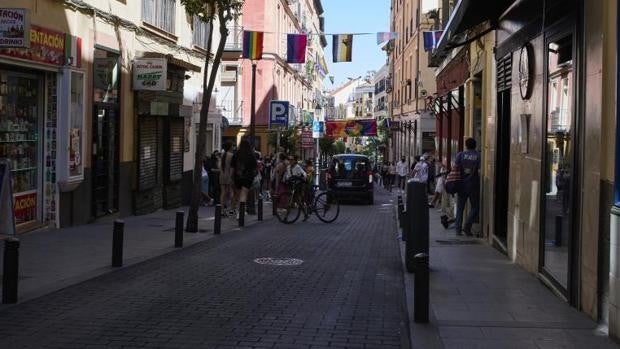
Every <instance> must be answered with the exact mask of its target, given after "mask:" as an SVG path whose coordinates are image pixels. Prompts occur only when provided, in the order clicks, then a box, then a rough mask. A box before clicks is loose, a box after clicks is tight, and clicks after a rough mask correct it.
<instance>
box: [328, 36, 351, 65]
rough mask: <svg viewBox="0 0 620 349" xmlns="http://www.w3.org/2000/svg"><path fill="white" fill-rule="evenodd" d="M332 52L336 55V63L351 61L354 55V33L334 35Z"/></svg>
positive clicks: (334, 60)
mask: <svg viewBox="0 0 620 349" xmlns="http://www.w3.org/2000/svg"><path fill="white" fill-rule="evenodd" d="M332 53H333V55H334V59H333V62H334V63H338V62H351V57H352V56H353V35H352V34H336V35H333V41H332Z"/></svg>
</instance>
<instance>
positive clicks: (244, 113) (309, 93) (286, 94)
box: [225, 0, 327, 152]
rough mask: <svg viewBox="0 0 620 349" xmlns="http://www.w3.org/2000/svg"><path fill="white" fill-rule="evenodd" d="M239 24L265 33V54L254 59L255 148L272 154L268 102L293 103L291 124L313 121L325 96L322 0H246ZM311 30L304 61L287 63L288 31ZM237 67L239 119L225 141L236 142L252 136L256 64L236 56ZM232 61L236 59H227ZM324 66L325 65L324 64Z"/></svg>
mask: <svg viewBox="0 0 620 349" xmlns="http://www.w3.org/2000/svg"><path fill="white" fill-rule="evenodd" d="M243 12H244V13H248V14H251V15H249V16H242V17H241V19H240V22H239V23H240V24H241V26H242V27H243V30H250V31H259V32H264V33H265V34H264V42H263V58H262V59H261V60H258V61H256V62H255V63H256V100H255V101H256V147H257V149H258V150H260V151H262V152H273V151H275V148H274V146H273V145H269V144H268V134H269V129H268V126H269V125H268V121H269V103H270V101H272V100H285V101H289V103H290V106H291V110H290V115H289V117H290V119H291V120H290V122H289V125H290V126H294V125H298V124H301V123H309V122H312V120H313V119H314V111H315V109H316V106H317V104H318V105H321V103H322V96H323V77H324V76H325V74H326V73H327V72H326V71H323V69H324V64H321V63H320V62H324V54H323V48H324V47H325V46H326V45H327V41H326V39H325V37H324V36H323V35H322V33H323V28H324V18H323V17H322V16H321V15H322V14H323V8H322V5H321V1H320V0H296V1H284V0H266V1H263V0H248V1H245V4H244V6H243ZM302 33H305V34H308V46H307V49H306V62H305V63H304V64H290V63H287V61H286V55H287V34H302ZM235 61H236V62H237V63H235V64H236V65H237V66H238V69H239V70H238V71H239V74H238V75H237V76H238V81H239V85H238V89H237V90H236V92H237V95H236V97H235V101H238V102H237V103H238V104H236V105H235V107H234V110H235V117H234V118H233V119H231V120H228V122H229V124H230V126H229V127H228V128H227V129H226V131H225V139H226V141H230V142H235V143H236V142H238V141H239V140H240V139H241V137H243V136H245V135H248V134H249V132H250V123H251V95H252V62H250V61H249V60H245V59H240V50H239V52H237V56H236V57H235ZM228 64H232V63H227V65H228ZM321 66H323V67H321Z"/></svg>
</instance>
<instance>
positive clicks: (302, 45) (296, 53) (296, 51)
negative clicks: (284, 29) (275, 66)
mask: <svg viewBox="0 0 620 349" xmlns="http://www.w3.org/2000/svg"><path fill="white" fill-rule="evenodd" d="M307 44H308V36H306V35H305V34H288V35H287V38H286V61H287V62H288V63H304V62H305V61H306V45H307Z"/></svg>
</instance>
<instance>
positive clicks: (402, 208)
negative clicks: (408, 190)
mask: <svg viewBox="0 0 620 349" xmlns="http://www.w3.org/2000/svg"><path fill="white" fill-rule="evenodd" d="M404 211H405V206H404V205H403V197H402V196H400V195H399V196H398V223H399V224H400V229H403V212H404Z"/></svg>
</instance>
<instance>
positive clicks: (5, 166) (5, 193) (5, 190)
mask: <svg viewBox="0 0 620 349" xmlns="http://www.w3.org/2000/svg"><path fill="white" fill-rule="evenodd" d="M12 189H13V188H12V186H11V168H10V164H9V161H8V160H6V159H0V231H2V232H4V234H9V235H15V216H14V215H13V206H12V203H13V201H12V200H11V197H12V196H13V193H12Z"/></svg>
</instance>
